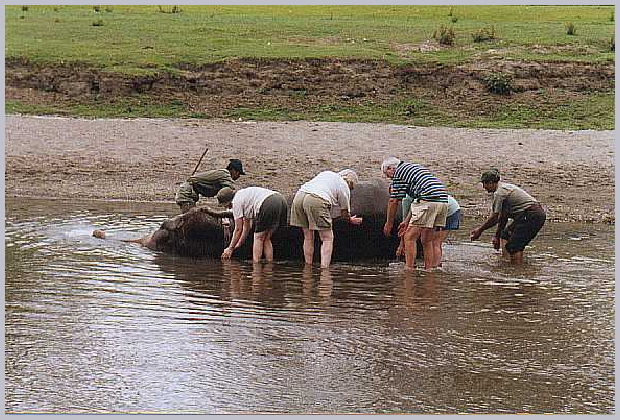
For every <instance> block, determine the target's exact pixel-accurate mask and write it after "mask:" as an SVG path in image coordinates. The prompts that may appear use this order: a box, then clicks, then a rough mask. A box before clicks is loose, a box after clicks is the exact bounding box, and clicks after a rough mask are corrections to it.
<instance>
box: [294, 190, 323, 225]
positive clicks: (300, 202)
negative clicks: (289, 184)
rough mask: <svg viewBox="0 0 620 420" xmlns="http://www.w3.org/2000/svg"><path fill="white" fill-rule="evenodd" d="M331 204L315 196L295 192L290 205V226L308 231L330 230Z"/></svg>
mask: <svg viewBox="0 0 620 420" xmlns="http://www.w3.org/2000/svg"><path fill="white" fill-rule="evenodd" d="M330 210H331V204H329V202H328V201H325V200H323V199H322V198H320V197H317V196H316V195H312V194H308V193H305V192H303V191H297V194H295V198H293V204H291V221H290V225H291V226H299V227H303V228H308V229H310V230H327V229H331V228H332V216H331V214H330Z"/></svg>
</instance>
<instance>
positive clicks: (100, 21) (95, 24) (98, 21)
mask: <svg viewBox="0 0 620 420" xmlns="http://www.w3.org/2000/svg"><path fill="white" fill-rule="evenodd" d="M93 26H103V20H102V19H97V20H96V21H94V22H93Z"/></svg>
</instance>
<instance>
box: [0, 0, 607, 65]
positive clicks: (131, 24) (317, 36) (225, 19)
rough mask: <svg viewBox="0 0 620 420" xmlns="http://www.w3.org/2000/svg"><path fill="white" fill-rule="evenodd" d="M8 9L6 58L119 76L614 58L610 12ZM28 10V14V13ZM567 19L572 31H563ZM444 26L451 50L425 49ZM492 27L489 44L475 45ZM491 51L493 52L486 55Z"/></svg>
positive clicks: (328, 8) (366, 8)
mask: <svg viewBox="0 0 620 420" xmlns="http://www.w3.org/2000/svg"><path fill="white" fill-rule="evenodd" d="M179 7H180V12H177V13H172V12H173V11H175V10H174V9H173V6H155V5H152V6H146V5H144V6H119V5H112V6H70V5H63V6H51V5H49V6H48V5H45V6H6V14H5V16H6V22H5V23H6V57H7V58H9V59H10V58H14V57H24V58H27V59H29V60H33V61H42V62H58V61H64V62H70V61H81V62H87V63H90V64H92V65H96V66H100V67H104V68H108V69H113V70H115V71H124V72H143V71H145V70H148V69H151V70H152V69H161V68H164V69H165V68H169V67H170V66H171V65H174V64H176V63H179V62H183V63H204V62H213V61H218V60H222V59H226V58H231V57H260V58H286V59H290V58H316V57H342V58H368V59H386V60H392V61H395V62H403V61H411V60H413V61H418V60H430V61H439V62H457V63H458V62H464V61H468V60H472V59H475V58H479V57H480V56H481V55H484V54H487V55H490V56H492V57H493V58H501V57H509V58H511V59H516V60H534V59H544V60H568V61H573V60H578V61H587V62H600V61H607V60H613V57H614V53H613V52H612V51H610V49H609V42H610V39H611V38H612V37H613V34H614V24H615V22H614V21H615V17H614V15H613V13H614V8H613V6H412V5H408V6H222V5H217V6H215V5H213V6H179ZM24 9H27V10H24ZM569 23H572V24H573V25H574V27H575V35H568V34H567V29H566V25H567V24H569ZM441 25H445V26H446V27H450V28H452V29H453V31H454V35H455V36H454V44H453V45H452V46H451V47H450V48H445V49H441V50H439V51H429V52H420V51H419V50H416V49H412V48H408V47H410V46H414V45H415V46H417V45H420V44H423V43H424V42H425V41H426V40H428V39H431V38H432V37H433V33H434V32H435V30H436V29H437V28H438V27H440V26H441ZM490 26H493V27H494V30H495V34H496V40H495V41H494V42H490V43H489V42H482V43H475V42H473V36H472V35H473V34H474V33H476V31H478V30H480V29H484V28H487V27H490ZM490 49H491V50H493V51H491V52H489V51H488V50H490Z"/></svg>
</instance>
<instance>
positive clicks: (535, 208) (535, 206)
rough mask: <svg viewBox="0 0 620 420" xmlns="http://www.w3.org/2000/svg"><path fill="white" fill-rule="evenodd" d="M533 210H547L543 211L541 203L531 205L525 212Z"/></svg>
mask: <svg viewBox="0 0 620 420" xmlns="http://www.w3.org/2000/svg"><path fill="white" fill-rule="evenodd" d="M531 210H542V211H545V209H543V206H542V205H541V204H540V203H534V204H532V205H530V206H529V207H528V208H526V209H525V211H531Z"/></svg>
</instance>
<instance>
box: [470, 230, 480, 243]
mask: <svg viewBox="0 0 620 420" xmlns="http://www.w3.org/2000/svg"><path fill="white" fill-rule="evenodd" d="M481 234H482V232H481V231H480V229H474V230H472V231H471V232H469V239H470V240H471V241H475V240H477V239H478V238H480V235H481Z"/></svg>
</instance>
